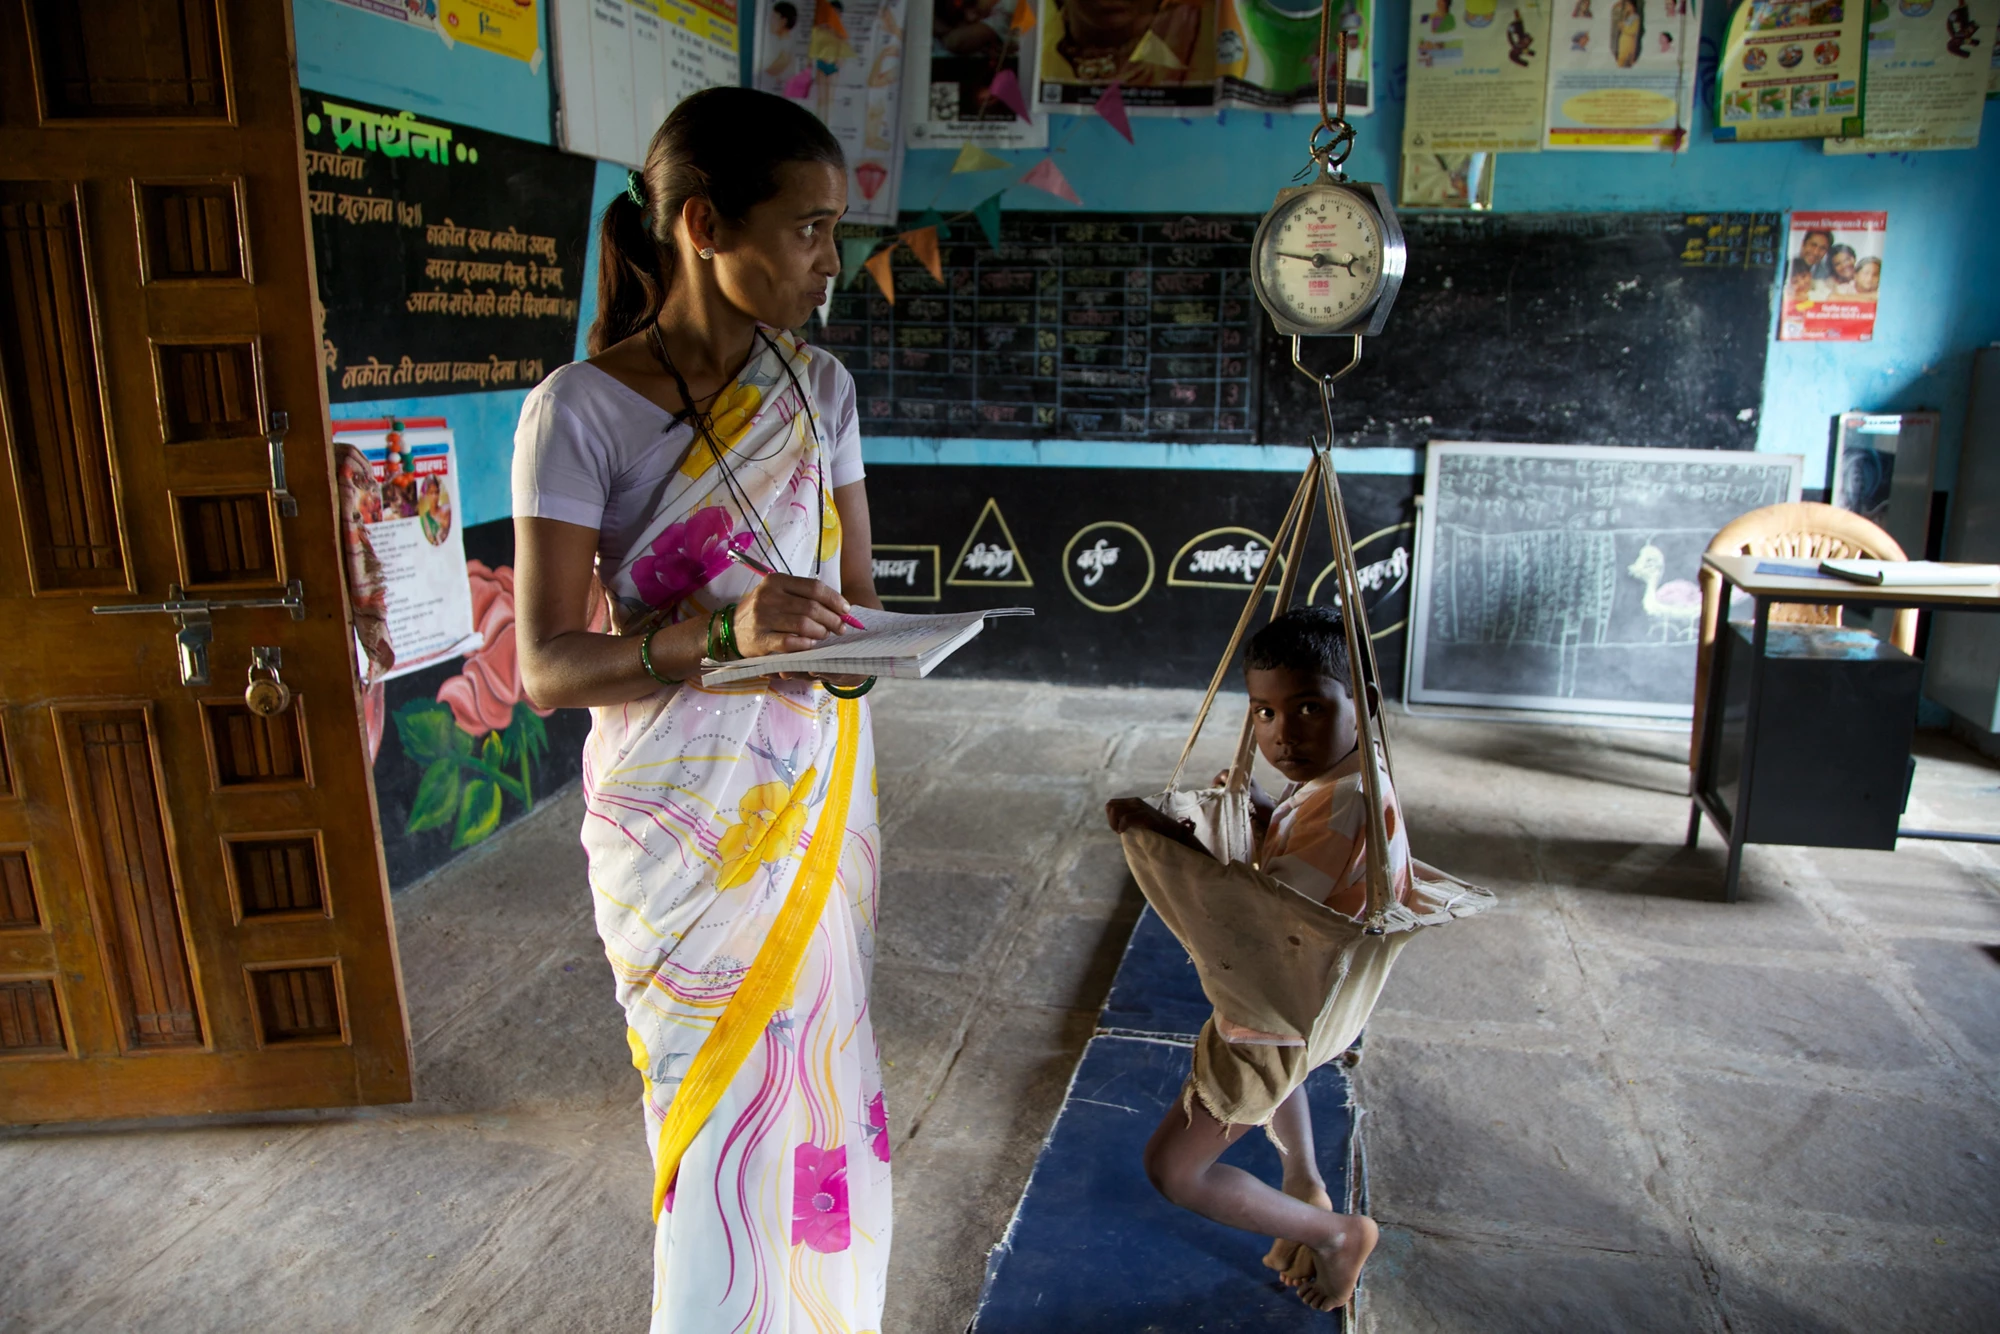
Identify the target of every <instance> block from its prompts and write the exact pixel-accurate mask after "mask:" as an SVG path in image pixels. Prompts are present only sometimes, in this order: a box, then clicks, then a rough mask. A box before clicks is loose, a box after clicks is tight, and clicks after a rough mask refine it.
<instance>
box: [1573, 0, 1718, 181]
mask: <svg viewBox="0 0 2000 1334" xmlns="http://www.w3.org/2000/svg"><path fill="white" fill-rule="evenodd" d="M1555 14H1556V18H1555V27H1554V29H1553V31H1552V32H1551V34H1550V39H1549V101H1548V119H1547V121H1546V123H1545V124H1544V126H1543V130H1542V147H1543V148H1548V149H1584V150H1595V151H1598V152H1621V153H1630V152H1649V151H1651V152H1666V153H1672V152H1678V151H1679V150H1680V147H1681V145H1682V144H1683V143H1684V142H1685V141H1686V139H1687V132H1688V127H1689V126H1691V125H1693V124H1694V86H1695V64H1696V48H1697V47H1698V46H1699V45H1700V39H1701V0H1558V3H1557V5H1556V9H1555Z"/></svg>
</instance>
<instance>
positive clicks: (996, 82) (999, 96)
mask: <svg viewBox="0 0 2000 1334" xmlns="http://www.w3.org/2000/svg"><path fill="white" fill-rule="evenodd" d="M987 91H988V92H990V93H992V94H993V100H994V101H996V102H998V103H999V104H1000V105H1001V106H1003V107H1006V108H1007V109H1008V110H1009V111H1011V112H1013V113H1014V118H1015V119H1016V120H1022V121H1032V120H1033V119H1034V117H1033V116H1030V115H1029V114H1028V99H1027V98H1025V97H1023V96H1021V81H1020V80H1019V79H1017V78H1015V77H1014V71H1013V70H1010V69H1003V70H1001V71H1000V72H999V73H998V74H996V75H994V76H993V82H992V83H991V84H989V85H987Z"/></svg>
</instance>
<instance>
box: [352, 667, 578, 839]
mask: <svg viewBox="0 0 2000 1334" xmlns="http://www.w3.org/2000/svg"><path fill="white" fill-rule="evenodd" d="M391 716H392V717H394V718H395V720H396V736H397V737H398V738H399V739H400V740H401V741H402V743H403V753H404V754H405V755H407V756H408V757H409V758H410V759H411V760H412V761H414V762H415V763H418V764H421V765H422V766H423V767H424V776H423V778H422V779H421V780H419V781H418V783H417V795H416V797H415V798H414V799H413V800H412V801H411V803H410V818H409V821H408V823H407V824H405V825H404V826H403V828H404V831H405V832H406V833H411V834H421V833H427V832H429V831H430V830H434V829H449V830H451V846H452V849H453V851H457V850H458V849H460V848H469V847H471V846H472V845H473V844H475V843H478V842H480V841H481V840H482V839H485V838H486V837H487V836H488V835H490V834H492V833H493V831H495V830H496V829H498V828H499V827H500V825H501V823H502V816H503V815H504V814H505V810H506V799H507V798H510V797H511V798H512V799H513V800H514V801H515V802H516V803H517V804H518V805H519V806H520V813H522V814H526V813H527V812H528V811H529V810H531V809H533V807H534V804H535V768H536V766H537V765H538V764H539V763H540V762H541V760H542V758H543V757H544V756H546V755H547V754H548V751H549V729H548V724H547V723H545V722H543V721H542V718H541V716H540V715H539V714H537V713H536V712H535V711H534V710H533V709H531V708H529V707H528V705H527V704H525V703H520V704H516V705H515V706H514V716H513V721H512V722H510V723H509V724H508V725H507V726H506V727H504V728H502V729H500V730H499V731H495V732H487V733H486V734H485V735H484V736H477V737H476V736H474V735H472V734H471V733H469V732H467V731H466V730H465V729H464V728H463V727H462V726H460V724H459V722H458V720H457V719H456V718H455V717H454V716H453V714H452V711H451V709H449V708H447V707H446V706H445V705H443V704H440V703H439V702H438V701H436V700H434V699H418V700H412V701H410V702H409V703H408V704H405V705H404V706H403V707H402V708H400V709H397V710H396V711H395V713H394V714H393V715H391Z"/></svg>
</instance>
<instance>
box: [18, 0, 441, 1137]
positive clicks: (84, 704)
mask: <svg viewBox="0 0 2000 1334" xmlns="http://www.w3.org/2000/svg"><path fill="white" fill-rule="evenodd" d="M295 79H296V65H295V60H294V56H293V51H292V46H291V8H290V6H289V5H287V4H283V3H269V4H266V3H261V2H255V3H253V2H252V0H233V2H226V3H218V2H217V0H87V2H85V3H77V0H60V2H58V0H0V447H4V449H5V450H6V458H7V467H5V468H4V469H0V516H5V517H4V518H0V532H4V531H5V530H7V529H10V528H12V527H13V522H12V521H13V518H14V516H16V515H18V516H19V519H20V529H21V531H22V533H23V538H22V539H21V540H20V541H18V542H17V541H15V540H13V539H12V538H11V536H7V537H0V624H6V625H7V626H8V627H9V630H8V633H6V634H5V635H0V1120H5V1121H48V1120H63V1119H77V1118H94V1117H114V1116H115V1117H126V1116H143V1115H153V1114H157V1115H169V1114H181V1113H189V1112H202V1111H224V1110H247V1109H256V1108H290V1107H314V1106H346V1105H354V1104H360V1103H376V1102H396V1101H403V1100H406V1099H407V1098H408V1097H409V1095H410V1060H409V1032H408V1023H407V1020H406V1017H405V1014H404V1010H403V1003H402V986H401V978H400V974H399V970H398V966H397V961H396V956H395V942H394V937H393V930H392V925H391V917H390V908H389V901H388V889H387V883H386V880H385V877H384V874H383V867H382V859H381V850H380V839H379V837H378V834H377V830H376V827H375V803H374V791H373V784H372V778H371V775H370V773H369V766H368V762H367V753H366V749H365V746H364V743H363V740H362V730H361V721H360V698H359V695H358V693H357V691H356V687H355V682H354V671H353V662H354V650H353V631H352V628H351V621H350V619H349V612H348V608H347V604H346V595H345V588H344V583H345V581H344V567H343V562H342V558H341V548H340V544H339V541H338V537H337V533H338V527H337V512H336V488H335V485H334V478H333V469H332V455H331V452H330V450H329V447H328V443H327V442H328V433H327V428H326V407H325V393H324V379H323V372H322V370H321V367H320V364H319V360H318V355H317V354H318V337H317V331H316V330H315V329H314V328H313V327H312V323H311V321H309V320H302V319H301V318H300V312H302V311H310V310H312V309H314V308H315V306H316V302H315V300H314V292H313V287H312V263H311V254H310V249H309V246H310V241H309V233H308V231H307V225H306V223H307V219H306V211H305V192H304V183H303V173H302V170H301V168H302V160H301V154H300V148H299V139H298V116H299V112H298V97H297V89H296V85H295ZM280 414H282V416H283V418H284V419H285V423H284V426H283V428H282V429H271V428H273V427H277V426H279V425H280V420H279V419H280ZM274 442H275V444H274ZM274 448H275V449H277V450H280V451H282V457H283V463H284V465H285V466H284V476H285V478H286V486H287V488H288V490H287V491H285V492H279V491H277V490H275V489H274V488H275V487H276V486H277V482H276V481H275V474H274V469H273V466H272V452H273V450H274ZM281 599H282V600H283V601H282V605H278V604H280V601H281ZM239 604H253V605H239ZM148 609H151V610H148ZM96 613H102V614H96ZM253 649H255V650H258V651H259V652H261V653H264V654H266V655H267V656H268V655H269V654H270V653H272V652H275V653H276V654H277V656H278V657H279V659H280V664H279V670H280V673H281V675H282V678H283V680H284V682H285V684H286V685H287V686H289V687H290V688H291V690H292V692H293V695H292V702H291V704H290V706H289V707H288V708H286V709H285V710H284V711H283V712H281V713H278V714H276V715H274V716H270V717H265V716H261V715H259V714H256V713H254V712H252V711H251V710H250V708H249V707H248V706H247V704H246V703H245V700H244V696H243V690H244V686H245V684H246V681H247V678H248V675H249V671H250V664H251V659H252V651H253ZM204 676H205V679H204Z"/></svg>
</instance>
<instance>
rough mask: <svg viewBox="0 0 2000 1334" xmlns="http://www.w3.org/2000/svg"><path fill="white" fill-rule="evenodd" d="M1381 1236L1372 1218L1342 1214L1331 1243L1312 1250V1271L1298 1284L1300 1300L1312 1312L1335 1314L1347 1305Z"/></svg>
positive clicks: (1352, 1297)
mask: <svg viewBox="0 0 2000 1334" xmlns="http://www.w3.org/2000/svg"><path fill="white" fill-rule="evenodd" d="M1380 1236H1381V1229H1379V1228H1377V1227H1376V1226H1375V1220H1374V1219H1372V1218H1369V1217H1367V1216H1366V1215H1363V1214H1348V1215H1345V1217H1344V1221H1343V1222H1342V1224H1341V1226H1340V1228H1339V1230H1338V1233H1337V1235H1336V1237H1335V1239H1334V1242H1333V1244H1332V1245H1330V1246H1324V1247H1320V1246H1315V1247H1313V1248H1312V1250H1311V1252H1310V1253H1311V1255H1312V1257H1313V1260H1314V1264H1313V1272H1312V1274H1311V1275H1310V1276H1309V1277H1307V1279H1306V1280H1305V1281H1304V1282H1302V1283H1301V1284H1299V1300H1300V1301H1302V1302H1304V1303H1305V1304H1306V1305H1307V1306H1310V1307H1312V1309H1313V1310H1315V1311H1338V1310H1339V1309H1340V1308H1341V1307H1343V1306H1345V1305H1347V1303H1348V1302H1350V1301H1352V1300H1353V1299H1354V1286H1355V1284H1357V1283H1359V1282H1360V1281H1361V1266H1362V1265H1363V1264H1364V1263H1366V1262H1367V1259H1368V1255H1369V1252H1371V1251H1373V1250H1374V1249H1375V1242H1376V1240H1377V1238H1379V1237H1380Z"/></svg>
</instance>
